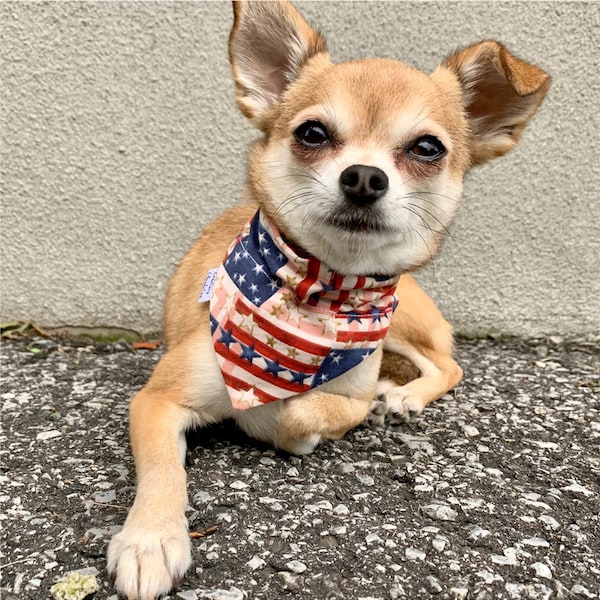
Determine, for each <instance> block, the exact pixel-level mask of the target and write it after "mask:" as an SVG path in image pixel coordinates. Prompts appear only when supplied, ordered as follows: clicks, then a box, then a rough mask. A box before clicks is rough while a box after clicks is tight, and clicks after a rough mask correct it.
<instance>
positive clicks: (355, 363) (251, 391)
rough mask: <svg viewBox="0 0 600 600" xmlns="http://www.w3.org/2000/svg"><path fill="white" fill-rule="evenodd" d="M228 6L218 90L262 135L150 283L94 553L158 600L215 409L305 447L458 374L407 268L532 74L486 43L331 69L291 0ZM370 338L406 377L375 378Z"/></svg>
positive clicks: (436, 237)
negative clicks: (161, 301) (150, 338)
mask: <svg viewBox="0 0 600 600" xmlns="http://www.w3.org/2000/svg"><path fill="white" fill-rule="evenodd" d="M233 8H234V23H233V28H232V31H231V35H230V41H229V51H230V61H231V65H232V67H233V75H234V80H235V87H236V100H237V104H238V106H239V108H240V109H241V112H242V113H243V114H244V115H245V116H246V117H247V118H248V119H249V120H250V121H251V122H252V123H253V124H254V125H255V126H256V127H257V129H258V130H259V132H260V133H261V135H260V137H259V139H258V140H257V141H255V142H254V143H253V145H252V146H251V148H250V152H249V157H248V170H247V185H246V189H245V198H244V200H245V201H244V203H242V204H241V205H239V206H236V207H235V208H232V209H230V210H228V211H226V212H225V213H224V214H223V215H222V216H221V217H220V218H218V219H217V220H216V221H215V222H214V223H212V224H211V225H209V226H208V227H207V228H206V230H205V231H204V232H203V234H202V236H201V237H200V239H199V240H198V241H197V242H196V243H195V245H194V246H193V247H192V248H191V250H190V251H189V252H188V254H187V255H186V256H185V257H184V258H183V260H182V261H181V263H180V265H179V266H178V268H177V270H176V272H175V274H174V276H173V277H172V279H171V281H170V283H169V286H168V291H167V296H166V302H165V312H164V323H163V332H164V339H165V343H166V353H165V354H164V356H163V357H162V358H161V360H160V361H159V363H158V364H157V366H156V368H155V370H154V373H153V375H152V377H151V379H150V380H149V382H148V384H147V385H146V386H145V387H144V388H143V389H142V390H141V391H140V392H139V393H138V394H137V395H136V396H135V397H134V398H133V399H132V401H131V405H130V413H129V416H130V437H131V446H132V450H133V455H134V458H135V466H136V473H137V491H136V496H135V501H134V503H133V506H132V508H131V510H130V512H129V515H128V517H127V520H126V521H125V524H124V526H123V529H122V530H121V531H120V532H119V533H118V534H117V535H115V536H114V538H113V539H112V540H111V543H110V545H109V548H108V556H107V561H108V571H109V573H111V574H112V576H113V579H114V581H115V585H116V588H117V590H118V592H119V593H121V594H124V595H125V596H127V597H129V598H141V599H144V600H146V599H151V598H155V597H157V596H160V595H161V594H164V593H167V592H168V591H169V590H170V589H171V588H172V587H173V586H176V585H177V584H178V582H179V580H180V579H181V578H182V577H183V575H184V573H185V571H186V570H187V569H188V567H189V566H190V564H191V550H190V540H189V536H188V530H187V522H186V518H185V514H184V511H185V509H186V505H187V495H186V474H185V470H184V459H185V453H186V438H185V434H186V431H188V430H190V429H193V428H198V427H203V426H206V425H210V424H213V423H217V422H219V421H222V420H224V419H233V420H234V421H235V422H236V423H237V425H238V426H239V427H240V428H241V429H242V430H244V431H245V432H246V433H247V434H248V435H250V436H251V437H253V438H256V439H258V440H263V441H266V442H269V443H271V444H273V445H275V446H276V447H278V448H280V449H282V450H284V451H287V452H290V453H293V454H305V453H309V452H311V451H312V450H313V449H314V448H315V446H316V445H317V444H318V443H319V442H320V441H321V440H325V439H338V438H340V437H342V436H343V435H344V434H345V433H346V432H347V431H348V430H350V429H352V428H354V427H356V426H357V425H359V424H360V423H362V422H364V421H365V420H370V421H371V422H376V423H380V422H381V421H382V420H383V418H384V416H385V414H386V413H389V414H390V415H391V416H392V417H395V418H406V417H408V416H410V415H411V414H414V413H417V414H418V413H420V412H421V411H423V409H424V408H425V406H426V405H427V404H428V403H429V402H431V401H433V400H435V399H437V398H439V397H441V396H442V395H443V394H444V393H446V392H447V391H448V390H450V389H451V388H452V387H454V386H455V385H456V384H457V383H458V382H459V381H460V379H461V377H462V371H461V369H460V367H459V366H458V364H457V363H456V362H455V360H454V359H453V358H452V347H453V338H452V332H451V327H450V325H449V324H448V323H447V322H446V321H445V320H444V318H443V317H442V315H441V314H440V312H439V310H438V309H437V308H436V306H435V304H434V303H433V301H432V300H431V299H430V298H429V297H428V296H427V295H426V294H425V292H424V291H423V290H421V288H420V287H419V286H418V285H417V283H416V282H415V281H414V280H413V279H412V278H411V276H410V275H409V274H408V273H409V272H411V271H414V270H415V269H418V268H419V267H421V266H423V265H425V264H426V263H428V262H429V261H430V260H431V259H432V257H433V256H434V255H435V253H436V252H437V251H438V249H439V247H440V245H441V243H442V241H443V239H444V236H445V234H446V232H447V230H448V227H449V225H450V223H451V221H452V219H453V217H454V215H455V213H456V211H457V209H458V207H459V203H460V199H461V194H462V188H463V179H464V176H465V174H466V173H467V172H468V171H469V169H470V168H471V167H473V166H476V165H480V164H483V163H485V162H487V161H489V160H491V159H494V158H496V157H499V156H501V155H503V154H505V153H507V152H508V151H509V150H511V149H512V148H513V147H514V146H515V145H516V144H517V142H518V140H519V138H520V136H521V134H522V132H523V130H524V128H525V126H526V124H527V123H528V121H529V120H530V119H531V117H532V116H533V114H534V113H535V111H536V110H537V108H538V106H539V105H540V103H541V101H542V99H543V98H544V95H545V94H546V91H547V90H548V87H549V84H550V77H549V76H548V75H547V74H546V73H545V72H544V71H543V70H541V69H540V68H538V67H537V66H534V65H531V64H528V63H526V62H524V61H522V60H520V59H519V58H517V57H515V56H514V55H513V54H511V53H510V52H509V51H508V50H507V49H506V48H505V47H504V46H503V45H501V44H500V43H498V42H495V41H489V40H488V41H483V42H481V43H477V44H474V45H472V46H470V47H468V48H465V49H462V50H459V51H457V52H455V53H454V54H452V55H450V56H449V57H447V58H446V59H445V60H444V61H443V62H442V63H441V64H440V66H439V67H438V68H437V69H436V70H435V71H434V72H433V73H432V74H431V75H428V74H425V73H422V72H420V71H418V70H416V69H414V68H412V67H410V66H408V65H406V64H403V63H400V62H397V61H394V60H389V59H380V58H373V59H366V60H356V61H350V62H346V63H341V64H334V63H332V62H331V61H330V59H329V54H328V51H327V45H326V42H325V40H324V39H323V37H322V36H321V35H320V34H319V33H317V32H316V31H315V30H314V29H312V28H311V27H310V26H309V25H308V24H307V23H306V21H305V20H304V19H303V18H302V16H301V15H300V14H299V13H298V12H297V10H296V9H295V8H294V7H293V6H292V5H291V4H289V3H287V2H271V1H266V2H260V1H240V2H234V3H233ZM224 257H225V258H224ZM383 349H385V350H386V351H387V352H390V353H392V354H394V355H397V356H401V357H404V358H405V359H408V361H410V362H411V363H412V364H413V365H414V366H415V367H416V369H417V370H418V376H417V377H416V378H415V379H414V380H412V381H410V382H408V383H404V385H399V384H398V382H397V381H394V380H393V379H392V378H391V377H386V378H383V379H381V380H380V379H379V373H380V365H381V362H382V355H383Z"/></svg>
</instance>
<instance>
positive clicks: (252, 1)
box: [229, 0, 327, 128]
mask: <svg viewBox="0 0 600 600" xmlns="http://www.w3.org/2000/svg"><path fill="white" fill-rule="evenodd" d="M233 15H234V21H233V28H232V30H231V35H230V37H229V58H230V60H231V66H232V67H233V76H234V79H235V86H236V99H237V103H238V106H239V107H240V109H241V111H242V112H243V113H244V115H246V116H247V117H248V118H249V119H251V120H252V121H254V122H255V124H256V125H258V126H259V127H261V128H262V122H263V118H264V116H265V115H266V113H267V112H268V111H269V109H270V108H271V107H272V106H273V105H274V104H275V103H276V102H277V101H278V99H279V97H280V96H281V94H282V92H283V91H284V90H285V89H286V87H287V86H288V85H289V84H290V83H291V82H292V81H294V79H296V77H297V76H298V73H299V72H300V70H301V68H302V67H303V65H304V64H305V63H306V61H307V60H308V59H309V58H311V57H312V56H314V55H315V54H317V53H319V52H327V45H326V43H325V40H324V39H323V38H322V37H321V36H320V35H319V34H318V33H317V32H316V31H315V30H314V29H312V28H311V27H310V26H309V25H308V23H306V21H305V20H304V19H303V18H302V16H301V15H300V13H299V12H298V11H297V10H296V9H295V8H294V7H293V6H292V5H291V4H290V3H289V2H281V1H278V0H267V1H260V0H243V1H237V0H234V2H233Z"/></svg>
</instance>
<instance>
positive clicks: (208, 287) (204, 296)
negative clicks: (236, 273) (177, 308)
mask: <svg viewBox="0 0 600 600" xmlns="http://www.w3.org/2000/svg"><path fill="white" fill-rule="evenodd" d="M218 270H219V269H211V270H210V271H209V272H208V274H207V275H206V279H205V280H204V284H203V285H202V291H201V292H200V298H198V302H208V301H209V300H210V299H211V298H212V293H213V289H214V287H215V282H216V281H217V271H218Z"/></svg>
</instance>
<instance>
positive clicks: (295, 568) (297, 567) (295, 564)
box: [285, 560, 308, 575]
mask: <svg viewBox="0 0 600 600" xmlns="http://www.w3.org/2000/svg"><path fill="white" fill-rule="evenodd" d="M285 566H286V567H287V569H288V570H290V571H291V572H292V573H296V574H298V575H299V574H300V573H304V571H306V569H307V568H308V567H307V566H306V565H305V564H304V563H302V562H300V561H299V560H290V562H287V563H285Z"/></svg>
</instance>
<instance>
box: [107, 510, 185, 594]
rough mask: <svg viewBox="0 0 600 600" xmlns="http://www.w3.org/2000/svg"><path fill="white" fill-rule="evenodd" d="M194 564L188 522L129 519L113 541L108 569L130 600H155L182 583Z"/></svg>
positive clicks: (121, 592) (109, 549)
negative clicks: (182, 579)
mask: <svg viewBox="0 0 600 600" xmlns="http://www.w3.org/2000/svg"><path fill="white" fill-rule="evenodd" d="M191 562H192V557H191V543H190V538H189V535H188V530H187V523H186V521H185V518H184V517H183V516H182V517H181V519H179V520H178V522H175V521H171V522H169V520H167V521H166V522H165V521H162V522H161V521H160V520H159V519H153V518H151V519H149V520H147V521H143V522H140V521H130V520H128V521H127V522H126V523H125V525H124V527H123V529H122V531H121V532H120V533H118V534H117V535H115V536H114V537H113V539H112V540H111V542H110V544H109V547H108V553H107V569H108V572H109V574H110V576H111V577H112V579H113V581H114V585H115V587H116V588H117V591H118V592H119V593H120V594H122V595H124V596H125V597H127V598H128V599H134V598H136V599H139V600H154V599H155V598H158V597H160V596H162V595H163V594H166V593H167V592H169V591H170V590H171V589H172V588H173V587H176V586H177V585H178V584H179V581H180V580H181V578H182V577H183V575H184V573H185V572H186V571H187V569H188V568H189V566H190V564H191Z"/></svg>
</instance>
